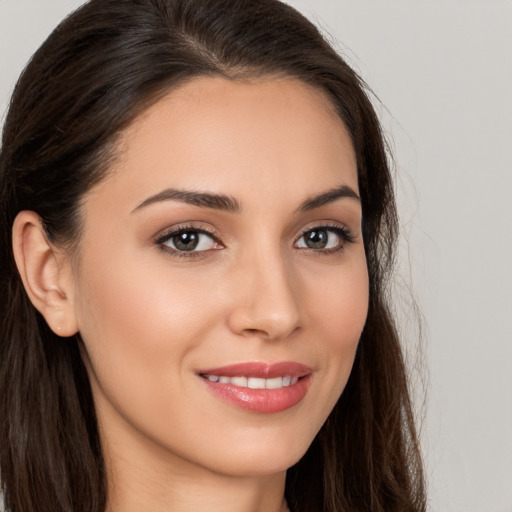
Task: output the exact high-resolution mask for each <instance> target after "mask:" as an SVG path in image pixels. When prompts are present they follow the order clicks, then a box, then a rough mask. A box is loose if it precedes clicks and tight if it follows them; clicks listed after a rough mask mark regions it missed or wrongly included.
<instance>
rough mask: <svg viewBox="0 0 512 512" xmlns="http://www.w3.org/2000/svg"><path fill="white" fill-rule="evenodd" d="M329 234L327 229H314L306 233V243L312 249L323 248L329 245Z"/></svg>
mask: <svg viewBox="0 0 512 512" xmlns="http://www.w3.org/2000/svg"><path fill="white" fill-rule="evenodd" d="M328 238H329V237H328V234H327V231H326V230H325V229H314V230H312V231H310V232H309V233H307V234H306V236H305V239H306V245H307V246H308V247H309V248H310V249H323V248H324V247H325V246H326V245H327V241H328Z"/></svg>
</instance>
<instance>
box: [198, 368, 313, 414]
mask: <svg viewBox="0 0 512 512" xmlns="http://www.w3.org/2000/svg"><path fill="white" fill-rule="evenodd" d="M201 379H202V380H203V381H204V383H205V384H206V385H207V386H208V389H210V391H212V392H213V393H214V394H215V395H217V396H218V397H220V398H222V399H223V400H225V401H227V402H229V403H231V404H233V405H235V406H236V407H239V408H240V409H245V410H248V411H252V412H259V413H266V414H271V413H276V412H281V411H285V410H286V409H290V408H291V407H293V406H294V405H297V404H298V403H299V402H300V401H301V400H302V399H303V398H304V396H305V395H306V393H307V390H308V388H309V384H310V382H311V375H306V376H305V377H301V378H300V379H299V380H298V381H297V382H296V383H295V384H293V385H290V386H286V387H282V388H279V389H251V388H244V387H240V386H234V385H233V384H222V383H220V382H211V381H209V380H208V379H204V378H201Z"/></svg>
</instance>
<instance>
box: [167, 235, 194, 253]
mask: <svg viewBox="0 0 512 512" xmlns="http://www.w3.org/2000/svg"><path fill="white" fill-rule="evenodd" d="M172 241H173V243H174V247H176V249H179V250H180V251H193V250H194V249H195V248H196V247H197V245H198V244H199V234H198V233H195V232H193V231H184V232H183V233H180V234H179V235H176V236H174V237H173V238H172Z"/></svg>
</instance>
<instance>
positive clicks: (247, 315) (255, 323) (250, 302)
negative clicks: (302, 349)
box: [229, 265, 300, 340]
mask: <svg viewBox="0 0 512 512" xmlns="http://www.w3.org/2000/svg"><path fill="white" fill-rule="evenodd" d="M277 267H278V265H274V266H273V267H272V268H269V267H267V268H266V269H264V270H263V274H260V273H258V272H253V273H252V275H251V276H250V278H249V279H244V280H243V283H240V289H241V290H242V294H241V296H238V302H237V303H236V304H234V306H233V308H232V311H231V314H230V317H229V324H230V328H231V330H232V331H233V332H235V333H237V334H239V335H243V336H255V337H260V338H263V339H268V340H279V339H284V338H287V337H288V336H290V335H291V334H292V333H293V332H294V331H295V330H296V329H298V328H299V326H300V309H299V301H298V294H297V292H296V290H295V288H296V286H294V279H293V277H292V276H290V275H289V273H288V272H287V269H286V268H285V267H284V265H281V266H280V268H277Z"/></svg>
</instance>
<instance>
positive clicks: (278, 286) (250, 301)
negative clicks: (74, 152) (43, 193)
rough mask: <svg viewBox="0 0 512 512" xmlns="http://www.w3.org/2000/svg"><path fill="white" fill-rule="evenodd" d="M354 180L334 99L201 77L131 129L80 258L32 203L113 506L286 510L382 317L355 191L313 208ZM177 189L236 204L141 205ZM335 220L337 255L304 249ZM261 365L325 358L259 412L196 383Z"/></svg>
mask: <svg viewBox="0 0 512 512" xmlns="http://www.w3.org/2000/svg"><path fill="white" fill-rule="evenodd" d="M342 185H344V186H348V187H350V188H351V189H352V190H353V191H354V192H355V193H356V194H357V193H358V185H357V167H356V162H355V156H354V150H353V147H352V144H351V141H350V137H349V135H348V133H347V131H346V129H345V127H344V125H343V123H342V122H341V121H340V119H339V117H338V116H337V115H336V114H335V113H334V111H333V108H332V106H331V104H330V102H329V101H328V100H327V99H326V98H325V97H324V96H323V95H322V93H320V92H318V91H317V90H315V89H313V88H311V87H310V86H307V85H305V84H302V83H301V82H298V81H296V80H293V79H282V78H280V79H277V78H272V77H269V78H266V79H260V80H258V81H247V82H233V81H227V80H224V79H221V78H200V79H194V80H193V81H191V82H189V83H187V84H186V85H182V86H181V87H180V88H178V89H176V90H174V91H172V92H171V93H169V94H168V95H167V96H165V97H164V98H163V99H161V100H159V101H158V102H157V103H156V104H155V105H153V106H152V107H150V108H149V109H148V110H147V111H146V112H145V113H144V114H143V115H141V116H140V117H139V118H138V119H136V120H135V121H134V123H133V124H132V125H131V126H130V127H129V128H128V129H127V130H126V131H125V133H124V134H123V136H122V138H121V141H120V146H119V156H118V158H117V160H116V161H115V163H114V164H113V168H112V170H111V172H110V173H109V176H108V178H106V179H105V180H104V181H103V182H101V183H100V184H98V185H97V186H96V187H95V188H93V189H92V190H91V191H90V192H89V193H88V194H87V195H86V196H85V198H84V201H83V208H82V210H83V211H82V213H83V229H82V233H81V239H80V243H79V248H78V253H77V254H74V255H73V256H71V255H69V254H67V253H66V252H65V251H62V250H59V249H58V248H55V247H52V246H51V245H50V244H49V243H48V242H47V241H46V240H43V236H44V235H43V233H42V229H41V226H40V223H39V220H38V218H37V216H36V215H35V214H33V212H22V214H20V215H19V216H18V218H17V220H16V223H15V230H14V242H15V244H14V246H15V253H16V254H17V263H18V266H19V268H20V271H21V274H22V277H23V279H24V282H25V285H26V287H27V289H28V291H29V295H30V296H31V298H32V300H33V302H34V304H35V305H36V307H38V309H39V310H40V311H41V312H42V313H43V315H44V316H45V317H46V319H47V321H48V323H49V325H50V326H51V327H52V328H53V329H54V330H55V332H57V333H59V334H61V335H64V336H67V335H71V334H73V333H74V332H75V331H77V330H78V331H79V332H80V334H81V336H82V338H83V340H84V350H83V354H84V360H85V362H86V366H87V368H88V372H89V375H90V380H91V385H92V390H93V395H94V399H95V403H96V407H97V411H98V419H99V424H100V432H101V436H102V440H103V444H104V448H105V454H106V462H107V468H108V477H109V482H110V495H109V510H110V511H111V512H117V511H121V510H122V511H124V512H132V511H133V512H135V511H137V512H141V511H153V512H155V511H162V512H163V511H164V510H165V511H166V512H169V511H171V512H172V511H180V512H187V511H198V510H208V511H217V510H218V511H221V510H222V511H223V512H230V511H232V512H235V511H236V512H240V511H247V512H249V511H251V512H257V511H265V512H273V511H274V512H278V511H284V510H287V508H286V503H285V501H284V498H283V496H284V482H285V474H286V470H287V468H289V467H290V466H292V465H293V464H294V463H295V462H297V461H298V460H299V458H300V457H301V456H302V455H303V454H304V453H305V451H306V450H307V448H308V446H309V445H310V443H311V442H312V440H313V438H314V437H315V435H316V434H317V432H318V430H319V429H320V427H321V426H322V424H323V423H324V421H325V419H326V418H327V416H328V415H329V413H330V411H331V410H332V408H333V406H334V404H335V403H336V401H337V400H338V398H339V396H340V394H341V393H342V391H343V388H344V386H345V384H346V381H347V379H348V376H349V374H350V370H351V367H352V364H353V360H354V356H355V351H356V348H357V344H358V340H359V337H360V334H361V331H362V329H363V326H364V323H365V319H366V314H367V305H368V275H367V268H366V258H365V253H364V247H363V241H362V234H361V216H362V213H361V205H360V202H359V200H358V199H356V198H351V197H342V198H338V199H336V200H333V201H330V202H328V203H327V204H324V205H322V206H319V207H317V208H312V209H309V210H307V211H298V208H299V206H300V205H301V204H303V203H304V202H305V201H307V200H308V199H310V198H312V197H315V196H318V195H321V194H324V193H325V192H327V191H330V190H332V189H335V188H338V187H340V186H342ZM169 188H173V189H184V190H188V191H195V192H207V193H210V194H223V195H227V196H230V197H232V198H234V199H236V201H237V203H238V204H239V206H240V211H238V212H233V211H221V210H217V209H214V208H208V207H200V206H196V205H191V204H187V203H185V202H183V201H180V200H162V201H154V202H152V203H151V204H147V205H145V206H142V207H139V206H140V205H141V204H142V203H144V201H146V200H147V199H148V198H149V197H152V196H154V195H155V194H159V193H160V192H162V191H163V190H166V189H169ZM137 207H139V208H137ZM326 224H327V226H328V228H324V231H323V233H324V235H325V236H327V237H328V241H329V243H328V245H329V247H330V249H326V250H321V249H318V248H316V247H315V248H311V247H309V246H307V244H306V243H305V241H306V238H305V237H304V236H303V233H304V231H306V230H308V229H312V228H314V227H318V226H325V225H326ZM180 226H181V227H183V226H185V227H186V228H187V229H192V228H193V229H196V230H197V229H199V230H206V231H208V232H210V233H211V234H212V238H210V237H209V236H208V235H201V237H202V238H201V243H202V245H201V246H200V248H206V249H205V250H204V251H203V250H197V251H193V253H191V252H190V251H189V252H186V251H181V257H179V256H178V252H176V250H175V252H172V239H169V240H167V241H166V242H165V243H166V244H167V245H162V244H163V242H162V236H163V235H165V234H166V233H168V232H169V231H170V230H172V229H174V228H176V227H180ZM335 228H341V229H344V230H348V231H349V232H350V236H351V237H352V240H351V242H348V241H345V240H344V239H343V237H342V236H341V235H339V234H337V232H336V231H335ZM157 241H160V243H157ZM45 247H46V248H47V249H45ZM335 249H340V250H335ZM183 253H186V254H185V256H183ZM43 255H44V256H43ZM31 269H32V270H31ZM248 361H258V362H265V363H274V362H279V361H295V362H299V363H302V364H305V365H307V366H309V367H310V368H312V370H313V374H312V377H311V384H310V386H309V389H308V391H307V393H306V396H305V397H304V398H303V399H302V400H301V401H300V402H299V403H298V404H297V405H295V406H293V407H291V408H290V409H287V410H284V411H282V412H278V413H273V414H264V413H256V412H252V411H248V410H244V409H241V408H239V407H236V406H234V405H233V404H231V403H228V402H226V401H224V400H222V399H220V398H219V397H217V396H216V395H214V394H212V393H211V392H210V390H209V389H208V387H207V386H205V383H204V380H203V379H202V378H201V377H199V376H198V375H197V372H198V370H199V369H204V368H212V367H218V366H225V365H228V364H234V363H240V362H248Z"/></svg>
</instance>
